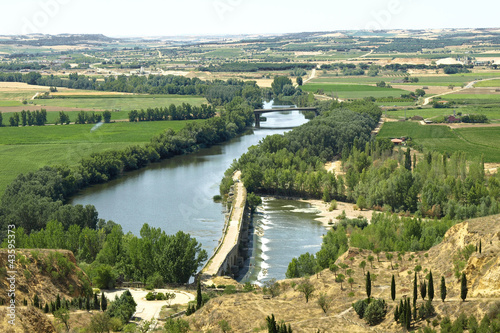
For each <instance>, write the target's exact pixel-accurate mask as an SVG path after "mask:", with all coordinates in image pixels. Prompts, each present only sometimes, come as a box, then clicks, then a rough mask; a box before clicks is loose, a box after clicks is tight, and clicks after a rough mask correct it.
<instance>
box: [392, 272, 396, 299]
mask: <svg viewBox="0 0 500 333" xmlns="http://www.w3.org/2000/svg"><path fill="white" fill-rule="evenodd" d="M391 298H392V300H393V301H394V299H396V281H395V280H394V274H392V281H391Z"/></svg>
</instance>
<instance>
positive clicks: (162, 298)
mask: <svg viewBox="0 0 500 333" xmlns="http://www.w3.org/2000/svg"><path fill="white" fill-rule="evenodd" d="M156 299H157V300H158V301H163V300H164V299H165V294H164V293H158V294H156Z"/></svg>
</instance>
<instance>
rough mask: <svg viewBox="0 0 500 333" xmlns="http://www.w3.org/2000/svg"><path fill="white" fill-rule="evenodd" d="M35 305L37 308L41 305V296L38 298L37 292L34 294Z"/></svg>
mask: <svg viewBox="0 0 500 333" xmlns="http://www.w3.org/2000/svg"><path fill="white" fill-rule="evenodd" d="M33 306H34V307H35V308H38V307H39V306H40V300H39V298H38V295H37V294H35V296H33Z"/></svg>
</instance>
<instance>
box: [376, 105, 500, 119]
mask: <svg viewBox="0 0 500 333" xmlns="http://www.w3.org/2000/svg"><path fill="white" fill-rule="evenodd" d="M453 110H455V111H456V112H462V114H484V115H485V116H486V117H488V119H489V120H490V121H494V122H495V121H498V120H500V107H494V108H480V107H462V108H455V109H432V108H429V109H427V108H426V109H414V110H406V112H405V111H404V110H397V111H384V116H385V115H387V117H388V118H395V119H399V118H404V116H405V114H406V117H408V118H411V117H413V116H421V117H423V118H425V119H432V118H435V117H443V116H445V115H451V114H453Z"/></svg>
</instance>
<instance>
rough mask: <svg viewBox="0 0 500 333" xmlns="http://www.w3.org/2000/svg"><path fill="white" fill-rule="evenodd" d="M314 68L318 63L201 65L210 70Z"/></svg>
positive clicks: (248, 70) (205, 69)
mask: <svg viewBox="0 0 500 333" xmlns="http://www.w3.org/2000/svg"><path fill="white" fill-rule="evenodd" d="M297 68H302V69H308V70H309V69H313V68H316V64H309V63H307V64H306V63H271V62H265V63H257V62H250V63H249V62H231V63H224V64H221V65H213V64H210V65H209V66H207V67H200V70H201V71H208V72H258V71H284V70H291V69H297Z"/></svg>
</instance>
